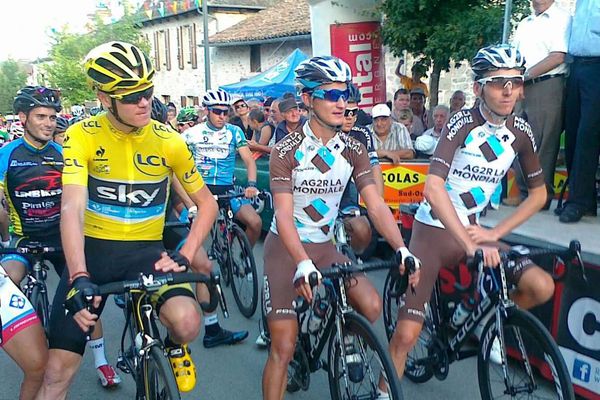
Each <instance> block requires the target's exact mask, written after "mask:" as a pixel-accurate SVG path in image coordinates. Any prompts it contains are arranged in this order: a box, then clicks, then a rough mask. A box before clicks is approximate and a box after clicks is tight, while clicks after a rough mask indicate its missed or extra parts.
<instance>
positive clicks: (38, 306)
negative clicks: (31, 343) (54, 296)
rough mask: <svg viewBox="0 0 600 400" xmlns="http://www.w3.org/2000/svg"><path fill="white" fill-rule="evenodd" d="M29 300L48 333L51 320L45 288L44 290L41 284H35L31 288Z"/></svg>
mask: <svg viewBox="0 0 600 400" xmlns="http://www.w3.org/2000/svg"><path fill="white" fill-rule="evenodd" d="M28 297H29V301H30V302H31V305H33V308H34V309H35V312H36V314H37V316H38V318H39V319H40V321H41V323H42V327H43V328H44V332H46V335H48V324H49V321H50V317H49V305H48V293H47V292H46V291H45V290H42V288H41V286H40V285H37V284H36V285H34V286H33V288H32V289H31V293H29V296H28Z"/></svg>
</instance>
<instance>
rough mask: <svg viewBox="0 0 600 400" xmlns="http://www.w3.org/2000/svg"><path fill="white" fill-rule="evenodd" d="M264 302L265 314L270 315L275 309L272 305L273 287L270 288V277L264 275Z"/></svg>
mask: <svg viewBox="0 0 600 400" xmlns="http://www.w3.org/2000/svg"><path fill="white" fill-rule="evenodd" d="M263 304H264V309H265V315H268V314H270V313H271V311H273V306H272V305H271V289H270V288H269V278H267V277H266V276H264V277H263Z"/></svg>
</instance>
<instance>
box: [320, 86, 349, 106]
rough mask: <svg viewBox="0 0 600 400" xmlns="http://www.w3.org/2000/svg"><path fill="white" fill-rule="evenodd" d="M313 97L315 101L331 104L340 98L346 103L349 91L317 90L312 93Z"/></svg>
mask: <svg viewBox="0 0 600 400" xmlns="http://www.w3.org/2000/svg"><path fill="white" fill-rule="evenodd" d="M313 97H316V98H317V99H323V100H327V101H332V102H334V103H335V102H338V101H339V100H340V98H342V99H343V100H344V101H348V97H350V90H349V89H346V90H339V89H329V90H325V89H317V90H315V91H314V92H313Z"/></svg>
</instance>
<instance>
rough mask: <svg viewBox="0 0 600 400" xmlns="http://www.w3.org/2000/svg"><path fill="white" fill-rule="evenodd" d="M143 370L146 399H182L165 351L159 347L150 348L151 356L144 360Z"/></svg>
mask: <svg viewBox="0 0 600 400" xmlns="http://www.w3.org/2000/svg"><path fill="white" fill-rule="evenodd" d="M143 369H144V377H145V385H144V386H145V392H146V399H152V400H155V399H156V400H178V399H181V396H180V395H179V388H178V387H177V382H176V381H175V375H173V370H172V369H171V366H170V365H169V361H168V360H167V355H166V354H165V352H164V350H163V349H161V348H160V347H158V346H152V347H150V349H149V354H148V355H147V356H146V357H144V360H143Z"/></svg>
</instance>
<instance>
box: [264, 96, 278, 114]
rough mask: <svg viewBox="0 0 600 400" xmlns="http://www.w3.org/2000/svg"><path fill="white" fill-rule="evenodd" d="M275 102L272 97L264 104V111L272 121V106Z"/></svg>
mask: <svg viewBox="0 0 600 400" xmlns="http://www.w3.org/2000/svg"><path fill="white" fill-rule="evenodd" d="M273 100H275V99H273V98H272V97H267V98H266V99H265V102H264V103H263V111H264V113H265V116H266V117H267V119H270V117H271V104H272V103H273Z"/></svg>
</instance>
